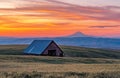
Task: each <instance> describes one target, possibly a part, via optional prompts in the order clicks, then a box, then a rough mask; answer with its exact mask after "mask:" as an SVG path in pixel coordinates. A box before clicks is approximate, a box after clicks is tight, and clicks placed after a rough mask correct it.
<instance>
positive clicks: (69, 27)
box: [0, 0, 120, 37]
mask: <svg viewBox="0 0 120 78" xmlns="http://www.w3.org/2000/svg"><path fill="white" fill-rule="evenodd" d="M119 10H120V7H119V6H106V7H105V6H104V7H93V6H80V5H75V4H70V3H64V2H61V1H58V0H34V1H33V0H29V1H25V0H6V1H5V0H4V1H0V36H13V37H42V36H48V37H54V36H63V35H68V34H71V33H73V32H76V31H81V32H84V33H86V34H88V35H95V36H107V37H110V36H115V35H117V36H118V35H119V34H120V31H119V30H120V24H119V22H120V12H119Z"/></svg>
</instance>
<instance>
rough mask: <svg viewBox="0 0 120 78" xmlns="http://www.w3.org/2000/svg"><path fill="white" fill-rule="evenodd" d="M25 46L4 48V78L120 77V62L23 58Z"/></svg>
mask: <svg viewBox="0 0 120 78" xmlns="http://www.w3.org/2000/svg"><path fill="white" fill-rule="evenodd" d="M15 47H16V48H15ZM25 47H26V46H1V47H0V78H120V59H112V58H91V57H90V58H86V57H84V58H81V57H48V56H29V55H22V53H21V52H22V50H23V49H24V48H25ZM63 48H64V49H65V50H67V49H68V50H69V47H63ZM72 49H74V48H72ZM77 49H78V47H77ZM90 50H91V49H90ZM95 50H96V49H95ZM72 51H73V50H72ZM76 51H77V50H76ZM99 52H100V51H99ZM66 53H67V52H66ZM77 53H79V52H77Z"/></svg>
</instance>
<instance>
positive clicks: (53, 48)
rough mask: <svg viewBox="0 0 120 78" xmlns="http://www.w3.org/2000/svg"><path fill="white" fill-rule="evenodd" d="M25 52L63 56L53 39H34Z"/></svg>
mask: <svg viewBox="0 0 120 78" xmlns="http://www.w3.org/2000/svg"><path fill="white" fill-rule="evenodd" d="M24 53H25V54H32V55H44V56H63V51H62V50H61V49H60V47H59V46H58V45H57V44H56V43H55V42H54V41H53V40H34V41H33V42H32V43H31V44H30V45H29V46H28V47H27V48H26V49H25V51H24Z"/></svg>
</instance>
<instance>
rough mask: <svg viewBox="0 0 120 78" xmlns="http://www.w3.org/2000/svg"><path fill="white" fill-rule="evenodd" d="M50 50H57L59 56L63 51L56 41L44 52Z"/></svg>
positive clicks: (46, 52)
mask: <svg viewBox="0 0 120 78" xmlns="http://www.w3.org/2000/svg"><path fill="white" fill-rule="evenodd" d="M48 50H56V55H57V56H59V55H60V53H62V51H61V50H60V49H59V48H58V46H57V45H56V44H55V43H51V45H50V46H48V48H47V49H46V50H45V51H44V52H43V53H42V54H44V55H47V54H48Z"/></svg>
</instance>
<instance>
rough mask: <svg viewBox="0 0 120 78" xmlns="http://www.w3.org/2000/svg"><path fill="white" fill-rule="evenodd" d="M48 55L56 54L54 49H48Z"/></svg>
mask: <svg viewBox="0 0 120 78" xmlns="http://www.w3.org/2000/svg"><path fill="white" fill-rule="evenodd" d="M48 55H49V56H56V50H48Z"/></svg>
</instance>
